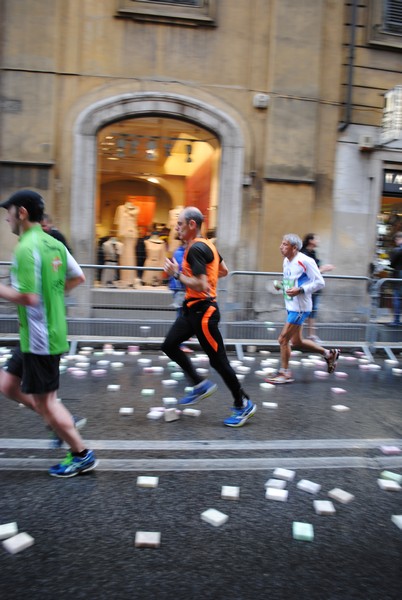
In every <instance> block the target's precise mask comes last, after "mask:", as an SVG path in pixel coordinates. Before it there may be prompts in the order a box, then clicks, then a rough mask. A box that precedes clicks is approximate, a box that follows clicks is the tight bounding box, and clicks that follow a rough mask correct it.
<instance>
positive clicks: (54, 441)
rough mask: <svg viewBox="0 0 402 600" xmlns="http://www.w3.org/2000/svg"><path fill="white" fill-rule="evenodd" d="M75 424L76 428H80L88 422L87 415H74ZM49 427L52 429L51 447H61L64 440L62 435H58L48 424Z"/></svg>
mask: <svg viewBox="0 0 402 600" xmlns="http://www.w3.org/2000/svg"><path fill="white" fill-rule="evenodd" d="M73 420H74V425H75V427H76V429H78V430H80V429H82V428H83V427H85V425H86V424H87V420H86V418H85V417H76V416H74V415H73ZM48 429H49V431H50V447H51V448H61V447H62V445H63V443H64V442H63V440H62V439H61V437H59V436H58V435H57V433H56V432H55V431H53V429H52V428H51V427H49V425H48Z"/></svg>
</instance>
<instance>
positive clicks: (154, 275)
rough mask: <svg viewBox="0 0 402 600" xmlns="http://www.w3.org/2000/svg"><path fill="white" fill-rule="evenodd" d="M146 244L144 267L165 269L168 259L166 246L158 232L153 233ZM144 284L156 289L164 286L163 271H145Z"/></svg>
mask: <svg viewBox="0 0 402 600" xmlns="http://www.w3.org/2000/svg"><path fill="white" fill-rule="evenodd" d="M144 243H145V253H146V259H145V263H144V267H159V268H161V269H163V265H164V264H165V258H166V244H165V242H164V241H163V240H161V239H160V237H159V235H158V232H157V231H153V233H152V235H151V236H150V237H149V238H148V239H147V240H145V242H144ZM142 283H143V284H144V285H152V286H154V287H155V286H158V285H162V283H163V271H144V273H143V276H142Z"/></svg>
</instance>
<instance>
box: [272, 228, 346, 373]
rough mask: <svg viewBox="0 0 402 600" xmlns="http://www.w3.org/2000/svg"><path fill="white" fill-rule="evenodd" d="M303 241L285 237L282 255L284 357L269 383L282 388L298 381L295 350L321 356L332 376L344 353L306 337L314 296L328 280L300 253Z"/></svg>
mask: <svg viewBox="0 0 402 600" xmlns="http://www.w3.org/2000/svg"><path fill="white" fill-rule="evenodd" d="M301 247H302V241H301V239H300V238H299V236H298V235H296V234H295V233H288V234H286V235H284V236H283V239H282V243H281V245H280V251H281V254H282V256H283V283H282V289H283V295H284V298H285V305H286V310H287V321H286V323H285V325H284V327H283V329H282V331H281V333H280V336H279V338H278V342H279V346H280V353H281V368H280V369H279V371H278V373H277V374H276V375H274V376H273V377H269V378H267V379H266V381H267V382H268V383H275V384H282V383H292V382H293V381H294V379H293V376H292V372H291V370H290V369H289V360H290V355H291V351H292V348H291V346H293V347H295V348H300V349H301V350H303V351H305V352H317V353H319V354H321V355H322V356H323V357H324V359H325V360H326V362H327V365H328V373H332V372H333V371H334V370H335V368H336V362H337V360H338V357H339V354H340V351H339V350H338V349H336V348H333V349H332V350H326V349H325V348H323V347H322V346H320V345H318V344H317V343H316V342H314V341H313V340H309V339H304V338H303V337H302V330H303V323H304V322H305V320H306V319H307V318H308V317H309V315H310V313H311V309H312V305H313V303H312V298H311V297H312V294H313V293H315V292H317V291H318V290H321V289H323V288H324V287H325V283H324V279H323V278H322V275H321V273H320V271H319V269H318V267H317V264H316V262H315V260H314V259H313V258H310V257H309V256H306V255H305V254H302V253H301V252H300V249H301Z"/></svg>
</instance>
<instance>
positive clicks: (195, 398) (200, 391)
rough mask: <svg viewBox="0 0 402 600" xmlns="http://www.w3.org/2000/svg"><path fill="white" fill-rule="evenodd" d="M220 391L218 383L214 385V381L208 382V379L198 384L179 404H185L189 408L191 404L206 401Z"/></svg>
mask: <svg viewBox="0 0 402 600" xmlns="http://www.w3.org/2000/svg"><path fill="white" fill-rule="evenodd" d="M217 389H218V386H217V385H216V383H212V381H208V379H204V381H201V383H198V384H197V385H195V386H194V387H193V391H192V392H191V393H190V394H188V396H185V397H184V398H182V399H181V400H179V404H185V405H186V406H189V405H190V404H196V403H197V402H199V401H200V400H204V398H208V396H212V394H213V393H214V392H216V390H217Z"/></svg>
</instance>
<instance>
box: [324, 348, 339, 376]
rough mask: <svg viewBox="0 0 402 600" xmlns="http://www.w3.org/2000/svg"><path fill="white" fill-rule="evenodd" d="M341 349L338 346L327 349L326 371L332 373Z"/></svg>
mask: <svg viewBox="0 0 402 600" xmlns="http://www.w3.org/2000/svg"><path fill="white" fill-rule="evenodd" d="M340 353H341V351H340V350H338V348H332V349H331V350H330V351H329V354H328V356H326V357H325V360H326V361H327V365H328V373H333V372H334V371H335V369H336V363H337V361H338V358H339V355H340Z"/></svg>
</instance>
